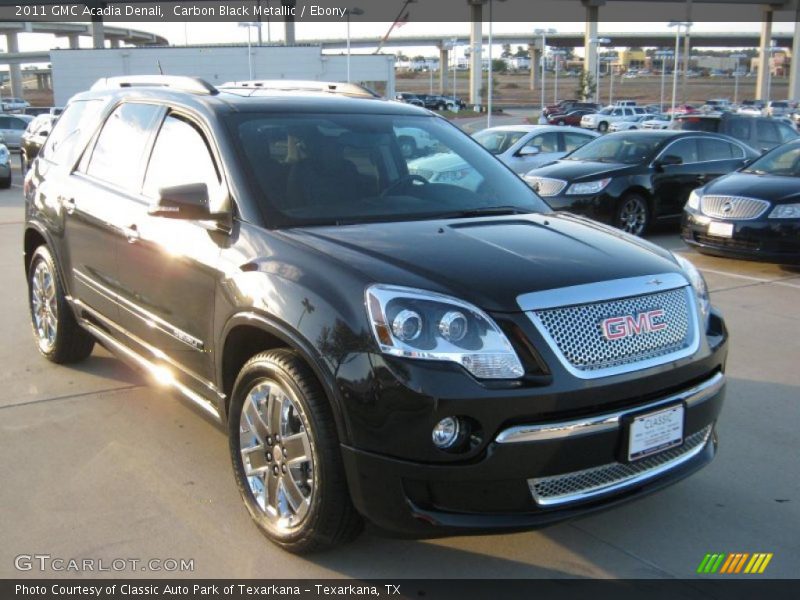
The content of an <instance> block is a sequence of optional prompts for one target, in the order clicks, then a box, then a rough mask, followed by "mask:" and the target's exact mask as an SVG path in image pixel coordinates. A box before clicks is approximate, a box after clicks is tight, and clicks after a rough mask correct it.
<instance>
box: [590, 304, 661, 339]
mask: <svg viewBox="0 0 800 600" xmlns="http://www.w3.org/2000/svg"><path fill="white" fill-rule="evenodd" d="M663 318H664V311H663V310H661V309H660V308H657V309H655V310H648V311H646V312H640V313H639V314H638V315H625V316H623V317H610V318H608V319H604V320H603V321H601V322H600V327H601V329H602V330H603V337H605V338H606V339H607V340H621V339H622V338H626V337H631V336H633V335H641V334H643V333H653V332H655V331H663V330H664V329H666V328H667V324H666V323H664V321H663V320H662V319H663Z"/></svg>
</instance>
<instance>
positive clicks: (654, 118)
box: [642, 115, 670, 129]
mask: <svg viewBox="0 0 800 600" xmlns="http://www.w3.org/2000/svg"><path fill="white" fill-rule="evenodd" d="M669 123H670V118H669V116H668V115H648V116H647V118H646V119H645V120H644V121H642V129H667V128H668V127H669Z"/></svg>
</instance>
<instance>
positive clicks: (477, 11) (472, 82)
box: [469, 0, 483, 108]
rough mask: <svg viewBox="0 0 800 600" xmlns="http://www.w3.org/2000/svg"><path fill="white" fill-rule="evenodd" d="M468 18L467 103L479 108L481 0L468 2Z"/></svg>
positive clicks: (481, 81) (481, 62) (481, 36)
mask: <svg viewBox="0 0 800 600" xmlns="http://www.w3.org/2000/svg"><path fill="white" fill-rule="evenodd" d="M469 18H470V21H471V23H470V25H471V28H470V35H469V43H470V58H469V103H470V104H471V105H472V106H475V107H477V108H480V105H481V85H482V83H483V59H482V57H481V55H482V52H481V50H482V48H481V46H482V45H483V31H482V29H481V25H482V23H483V0H469Z"/></svg>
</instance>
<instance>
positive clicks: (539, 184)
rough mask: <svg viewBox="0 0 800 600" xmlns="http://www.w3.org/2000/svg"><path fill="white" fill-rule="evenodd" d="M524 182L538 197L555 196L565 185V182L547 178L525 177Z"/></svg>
mask: <svg viewBox="0 0 800 600" xmlns="http://www.w3.org/2000/svg"><path fill="white" fill-rule="evenodd" d="M525 181H527V182H528V185H529V186H531V187H532V188H533V191H535V192H536V193H537V194H539V195H540V196H556V195H558V194H559V193H561V190H563V189H564V187H566V185H567V182H566V181H562V180H560V179H550V178H549V177H525Z"/></svg>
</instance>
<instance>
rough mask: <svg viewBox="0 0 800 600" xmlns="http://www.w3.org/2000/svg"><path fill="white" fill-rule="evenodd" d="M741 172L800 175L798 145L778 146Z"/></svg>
mask: <svg viewBox="0 0 800 600" xmlns="http://www.w3.org/2000/svg"><path fill="white" fill-rule="evenodd" d="M742 172H743V173H754V174H756V175H782V176H784V177H800V146H798V145H796V144H793V145H791V146H788V147H787V146H779V147H777V148H775V149H774V150H773V151H772V152H768V153H767V154H765V155H764V156H762V157H761V158H759V159H757V160H755V161H753V162H752V163H751V164H749V165H748V166H747V168H746V169H742Z"/></svg>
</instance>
